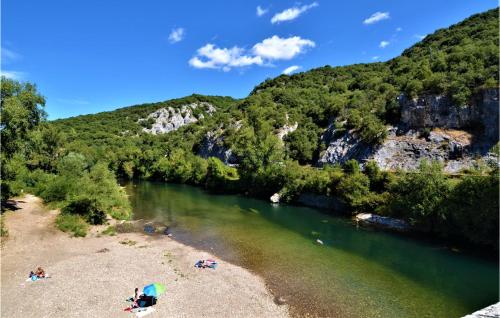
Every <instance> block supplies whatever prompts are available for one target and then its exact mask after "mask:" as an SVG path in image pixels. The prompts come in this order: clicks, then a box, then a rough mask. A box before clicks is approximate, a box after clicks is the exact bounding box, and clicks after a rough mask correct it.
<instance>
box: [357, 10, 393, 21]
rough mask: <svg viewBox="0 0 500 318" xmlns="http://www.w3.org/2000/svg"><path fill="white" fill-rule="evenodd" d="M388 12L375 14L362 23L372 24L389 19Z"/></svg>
mask: <svg viewBox="0 0 500 318" xmlns="http://www.w3.org/2000/svg"><path fill="white" fill-rule="evenodd" d="M389 17H390V16H389V12H375V13H374V14H372V15H371V16H370V17H369V18H366V19H365V20H364V21H363V24H373V23H376V22H379V21H382V20H386V19H389Z"/></svg>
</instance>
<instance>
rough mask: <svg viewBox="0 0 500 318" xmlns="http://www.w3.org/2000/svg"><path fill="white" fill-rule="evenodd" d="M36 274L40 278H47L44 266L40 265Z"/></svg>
mask: <svg viewBox="0 0 500 318" xmlns="http://www.w3.org/2000/svg"><path fill="white" fill-rule="evenodd" d="M35 275H36V276H37V277H38V278H45V271H44V270H43V268H41V267H38V268H37V270H36V272H35Z"/></svg>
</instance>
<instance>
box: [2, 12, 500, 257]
mask: <svg viewBox="0 0 500 318" xmlns="http://www.w3.org/2000/svg"><path fill="white" fill-rule="evenodd" d="M498 32H499V27H498V9H494V10H490V11H488V12H485V13H482V14H477V15H474V16H472V17H470V18H469V19H466V20H465V21H463V22H461V23H459V24H456V25H454V26H451V27H450V28H446V29H442V30H438V31H436V32H435V33H434V34H431V35H429V36H427V37H426V38H425V39H424V40H423V41H421V42H420V43H417V44H416V45H414V46H413V47H411V48H409V49H407V50H405V51H404V52H403V54H402V55H401V56H399V57H396V58H394V59H392V60H390V61H387V62H384V63H371V64H357V65H350V66H341V67H330V66H325V67H321V68H317V69H313V70H311V71H308V72H304V73H299V74H295V75H292V76H288V75H282V76H279V77H277V78H275V79H269V80H266V81H265V82H263V83H261V84H259V85H258V86H257V87H255V89H254V90H253V91H252V92H251V94H250V95H249V96H248V97H247V98H244V99H242V100H235V99H232V98H230V97H215V96H201V95H192V96H189V97H185V98H180V99H175V100H170V101H166V102H161V103H155V104H144V105H137V106H131V107H127V108H122V109H118V110H116V111H112V112H104V113H99V114H95V115H85V116H78V117H74V118H68V119H62V120H57V121H54V122H49V123H46V124H42V125H36V128H35V127H30V129H32V130H33V131H34V133H33V134H34V136H31V135H30V136H28V135H27V134H24V135H22V136H21V135H15V136H14V137H11V136H10V135H7V134H8V133H9V132H10V131H11V130H12V131H15V130H16V129H17V128H16V129H14V128H13V129H10V128H11V127H10V126H12V122H9V117H6V115H8V114H7V113H4V112H5V111H6V110H5V109H4V107H5V103H6V101H7V99H6V98H7V97H9V96H11V95H12V94H11V95H8V94H7V93H5V94H4V85H2V125H4V127H8V128H9V129H3V130H2V139H3V140H6V139H5V138H14V139H16V138H17V139H19V138H20V139H22V140H23V144H25V145H26V146H25V148H23V149H25V150H23V151H17V150H16V151H14V150H8V149H7V148H5V151H7V154H8V155H4V156H3V157H2V163H3V165H2V169H6V170H5V171H7V172H8V173H7V174H6V172H4V170H2V171H3V176H8V178H5V177H4V179H3V180H2V186H4V185H5V187H6V189H7V188H8V189H9V191H10V192H9V193H11V194H16V193H19V191H20V190H21V189H24V188H26V189H28V188H30V187H31V188H35V189H36V191H38V193H40V195H42V196H43V197H44V199H45V200H49V201H50V200H53V201H60V202H64V204H63V205H64V206H65V207H66V209H67V210H68V211H69V212H68V213H70V212H71V211H73V210H75V209H76V210H77V209H78V208H80V207H81V205H82V204H87V205H91V203H89V202H88V201H86V200H87V199H88V198H87V197H85V198H77V199H78V200H79V201H78V200H77V199H74V197H75V198H76V197H77V196H76V195H75V194H74V189H73V190H72V189H69V188H70V187H71V186H70V185H71V184H72V183H71V181H68V180H74V179H71V178H73V177H75V176H74V175H73V176H72V175H71V173H69V172H68V171H71V170H72V169H76V170H79V171H83V173H85V174H87V175H88V176H87V178H89V180H93V179H92V178H96V177H97V174H98V173H99V171H101V170H100V169H102V165H105V166H106V167H107V168H108V169H110V170H111V171H112V172H114V173H115V174H116V175H117V176H118V177H120V178H126V179H127V178H128V179H130V178H142V179H153V180H161V181H166V182H180V183H189V184H193V185H199V186H203V187H206V188H207V189H209V190H211V191H214V192H225V193H228V192H235V193H246V194H248V195H253V196H257V197H262V198H265V199H268V198H269V196H271V195H272V194H274V193H278V194H279V196H280V197H281V201H282V202H295V201H297V200H299V199H300V197H301V195H302V194H304V193H312V194H315V195H321V196H326V197H329V198H334V199H335V200H337V201H338V203H339V204H338V205H337V206H341V207H342V209H340V210H338V211H337V212H342V213H348V214H349V213H353V212H360V211H368V212H373V211H375V212H378V213H380V214H385V215H391V216H396V217H401V218H404V219H406V220H408V221H409V222H410V223H412V224H413V225H414V226H415V228H416V229H418V230H420V231H423V232H426V233H432V234H433V235H438V236H442V237H446V238H449V239H457V240H462V241H466V242H472V243H475V244H480V245H487V246H490V247H494V248H495V249H498V241H497V236H498V226H497V225H498V213H497V211H498V196H497V193H498V166H497V165H496V164H493V165H492V164H491V163H490V164H488V163H486V162H484V163H482V161H481V160H479V161H477V162H476V163H475V166H471V167H469V168H467V169H463V170H462V171H460V174H459V175H458V177H457V176H448V175H446V174H444V173H443V171H442V163H438V162H433V163H429V162H426V161H425V160H422V164H421V167H420V170H418V171H413V172H405V171H383V170H381V169H380V167H379V166H378V165H377V163H376V162H374V161H370V160H365V161H363V162H361V167H360V163H358V161H356V160H345V161H338V162H328V163H329V164H327V165H324V167H323V168H321V169H319V168H317V167H314V166H316V164H317V162H318V159H319V158H320V156H321V155H322V154H323V153H324V152H325V150H326V148H327V147H329V145H328V143H326V142H325V139H326V135H327V134H326V131H331V132H332V133H331V135H332V136H329V138H330V139H333V140H337V139H338V138H340V137H342V136H344V137H342V138H351V136H352V138H355V139H356V142H357V144H359V145H361V146H362V147H363V148H366V149H371V148H372V147H374V148H376V147H378V146H379V145H383V143H384V142H385V140H386V139H387V138H388V136H389V130H390V129H389V127H399V126H401V107H402V106H401V100H402V99H401V96H404V97H405V98H407V99H410V100H411V99H414V98H417V97H421V96H425V95H436V96H437V95H439V96H443V97H444V98H446V99H447V100H449V101H450V106H449V107H450V108H451V107H455V108H457V109H463V108H467V107H472V108H474V107H475V108H478V107H481V105H480V104H478V102H477V100H478V96H480V95H481V94H482V91H483V90H484V89H486V88H494V89H497V88H498V71H499V66H498V56H499V50H498V44H499V41H498V40H499V36H498ZM2 82H4V83H5V82H8V83H10V82H9V81H8V80H6V79H5V78H4V79H2ZM12 85H18V84H15V83H12ZM5 96H7V97H5ZM34 103H35V104H39V105H43V103H42V100H37V101H34ZM199 103H209V104H210V105H211V106H213V107H214V108H215V111H214V112H213V113H201V112H200V113H198V111H197V110H193V111H191V110H190V109H188V110H187V112H185V113H182V114H181V113H178V110H179V109H180V108H181V107H182V106H185V105H189V104H199ZM169 107H171V108H172V110H168V108H169ZM155 111H160V112H159V113H158V114H157V115H154V116H151V114H153V113H154V112H155ZM450 112H451V111H450ZM174 115H175V116H177V117H175V118H176V122H173V121H172V120H173V119H172V118H174ZM155 116H156V117H155ZM161 116H163V117H161ZM168 116H170V117H168ZM179 116H180V117H179ZM160 117H161V118H160ZM37 118H39V121H43V116H38V117H37ZM179 120H180V122H179ZM471 123H473V124H469V125H468V126H467V129H471V130H473V131H475V132H479V134H480V133H481V125H482V124H481V123H480V122H478V123H476V122H475V121H471ZM153 124H157V125H160V126H161V125H163V126H164V127H166V126H167V125H170V126H172V127H175V129H172V130H170V129H169V130H168V131H169V132H168V133H164V134H156V135H155V134H151V133H148V132H146V131H144V128H146V129H148V128H150V127H151V125H153ZM471 125H472V126H477V127H471ZM170 126H169V127H170ZM16 127H17V126H16ZM421 128H422V129H420V130H418V131H416V132H415V134H416V135H418V138H424V139H425V136H426V135H428V134H429V133H430V130H429V128H428V127H421ZM460 129H461V127H460ZM497 129H498V128H497ZM23 131H24V130H23ZM4 135H5V136H4ZM422 136H424V137H422ZM412 138H413V137H412ZM415 138H417V137H415ZM34 140H36V141H37V142H39V144H38V145H36V147H38V148H36V149H38V150H33V149H35V148H33V147H35V146H31V145H32V144H33V141H34ZM54 140H55V141H57V142H56V143H54ZM9 144H10V143H9ZM9 144H7V145H9ZM2 147H3V146H2ZM214 149H217V151H214ZM2 150H4V148H2ZM494 152H495V149H492V151H491V152H490V154H488V155H491V154H493V155H494ZM14 153H19V155H15V154H14ZM481 155H483V154H481ZM224 156H225V157H227V158H229V157H230V158H231V160H229V159H228V160H226V159H227V158H224ZM471 156H472V155H471ZM346 159H349V158H346ZM228 163H231V164H228ZM23 164H25V168H23V169H17V168H14V166H15V165H19V166H22V165H23ZM71 165H73V166H72V167H73V168H71V169H70V168H68V167H71ZM101 172H102V171H101ZM9 173H10V174H9ZM65 173H68V174H69V177H68V178H69V179H68V178H63V177H62V176H64V174H65ZM57 178H60V179H59V180H60V182H59V183H57V182H54V180H57ZM56 185H57V189H54V187H56ZM89 187H90V185H89ZM72 191H73V192H72ZM89 191H90V192H92V191H93V190H89ZM113 193H115V192H113ZM75 200H76V201H78V202H77V203H76V205H75V203H74V201H75ZM82 202H83V203H82ZM117 202H118V199H117ZM94 205H95V204H94ZM120 205H121V206H125V205H124V204H122V203H120ZM479 205H480V206H481V207H482V209H481V212H480V213H479V214H478V213H477V211H476V207H477V206H479ZM94 210H96V211H105V212H109V211H113V208H112V207H111V206H109V204H108V205H105V204H101V205H99V204H97V207H94ZM96 213H97V212H96ZM70 214H71V213H70Z"/></svg>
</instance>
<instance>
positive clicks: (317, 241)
mask: <svg viewBox="0 0 500 318" xmlns="http://www.w3.org/2000/svg"><path fill="white" fill-rule="evenodd" d="M316 243H318V244H319V245H323V244H324V243H323V241H322V240H320V239H317V240H316Z"/></svg>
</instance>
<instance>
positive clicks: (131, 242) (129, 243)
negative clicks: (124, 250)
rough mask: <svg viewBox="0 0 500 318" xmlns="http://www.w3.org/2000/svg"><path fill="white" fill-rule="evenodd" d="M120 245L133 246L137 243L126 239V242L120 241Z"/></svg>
mask: <svg viewBox="0 0 500 318" xmlns="http://www.w3.org/2000/svg"><path fill="white" fill-rule="evenodd" d="M120 244H123V245H128V246H134V245H135V244H137V242H136V241H133V240H129V239H126V240H123V241H120Z"/></svg>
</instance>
